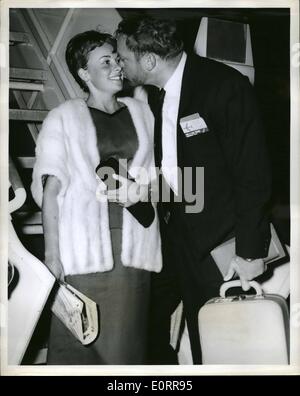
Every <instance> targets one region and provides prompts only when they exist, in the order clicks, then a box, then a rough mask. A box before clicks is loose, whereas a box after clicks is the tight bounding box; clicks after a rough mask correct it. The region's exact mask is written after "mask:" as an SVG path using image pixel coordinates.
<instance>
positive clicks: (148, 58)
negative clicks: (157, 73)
mask: <svg viewBox="0 0 300 396" xmlns="http://www.w3.org/2000/svg"><path fill="white" fill-rule="evenodd" d="M156 63H157V59H156V57H155V55H154V54H153V53H152V52H148V53H146V54H144V55H143V56H142V58H141V65H142V67H143V68H144V70H146V71H148V72H149V71H152V70H153V69H154V68H155V66H156Z"/></svg>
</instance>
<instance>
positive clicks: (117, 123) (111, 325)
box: [47, 107, 150, 365]
mask: <svg viewBox="0 0 300 396" xmlns="http://www.w3.org/2000/svg"><path fill="white" fill-rule="evenodd" d="M89 109H90V113H91V116H92V119H93V121H94V124H95V126H96V133H97V141H98V149H99V153H100V158H101V160H105V159H107V158H109V157H114V158H116V159H128V160H131V159H132V158H133V156H134V154H135V152H136V150H137V148H138V140H137V135H136V131H135V128H134V125H133V122H132V119H131V116H130V113H129V111H128V109H127V107H122V108H120V109H119V110H117V111H116V112H115V113H113V114H108V113H105V112H103V111H101V110H98V109H94V108H89ZM123 210H125V209H123V208H122V207H121V206H119V205H118V204H115V203H109V223H110V232H111V241H112V250H113V256H114V268H113V269H112V270H111V271H107V272H101V273H95V274H87V275H69V276H66V282H68V283H69V284H71V285H72V286H74V287H75V288H77V289H78V290H80V291H81V292H82V293H84V294H86V295H87V296H88V297H89V298H91V299H92V300H94V301H95V302H96V303H97V304H98V307H99V311H100V312H99V313H100V315H99V316H100V331H99V336H98V338H97V339H96V341H95V342H93V343H92V344H90V345H88V346H83V345H81V344H80V343H79V342H78V341H77V340H76V339H75V337H74V336H73V335H72V334H71V333H70V332H69V331H68V330H67V329H66V328H65V327H64V325H62V324H61V322H60V321H59V320H58V319H57V318H56V317H55V316H53V317H52V323H51V330H50V338H49V351H48V361H47V363H48V364H65V365H72V364H80V365H89V364H93V365H98V364H99V365H100V364H115V365H117V364H145V352H146V343H147V337H146V336H147V325H148V323H147V318H148V302H149V300H148V296H149V283H150V272H148V271H145V270H139V269H135V268H128V267H125V266H123V264H122V263H121V258H120V256H121V246H122V216H123ZM52 335H53V336H52Z"/></svg>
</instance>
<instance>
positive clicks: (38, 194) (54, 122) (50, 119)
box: [31, 108, 69, 207]
mask: <svg viewBox="0 0 300 396" xmlns="http://www.w3.org/2000/svg"><path fill="white" fill-rule="evenodd" d="M35 153H36V162H35V165H34V168H33V174H32V184H31V192H32V196H33V198H34V200H35V202H36V203H37V205H38V206H39V207H42V202H43V176H45V175H52V176H56V177H57V178H58V179H59V181H60V182H61V190H60V193H59V195H64V193H65V191H66V188H67V186H68V184H69V172H68V167H67V148H66V141H65V135H64V131H63V122H62V117H61V114H60V111H59V109H57V108H56V109H53V110H52V111H50V113H49V114H48V116H47V117H46V119H45V120H44V123H43V126H42V129H41V131H40V133H39V136H38V140H37V144H36V150H35Z"/></svg>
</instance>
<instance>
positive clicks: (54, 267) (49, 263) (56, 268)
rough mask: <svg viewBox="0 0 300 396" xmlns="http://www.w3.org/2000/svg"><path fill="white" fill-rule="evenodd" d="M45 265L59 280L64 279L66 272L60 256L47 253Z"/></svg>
mask: <svg viewBox="0 0 300 396" xmlns="http://www.w3.org/2000/svg"><path fill="white" fill-rule="evenodd" d="M45 265H46V267H47V268H48V270H49V271H50V272H51V273H52V275H54V276H55V278H56V279H57V280H60V281H64V278H65V273H64V270H63V265H62V263H61V261H60V259H59V258H58V257H56V258H54V257H47V254H46V255H45Z"/></svg>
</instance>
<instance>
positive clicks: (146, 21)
mask: <svg viewBox="0 0 300 396" xmlns="http://www.w3.org/2000/svg"><path fill="white" fill-rule="evenodd" d="M120 35H124V36H126V45H127V47H128V48H129V49H130V50H131V51H133V52H134V53H135V55H136V57H137V58H140V57H141V56H142V55H144V54H145V53H147V52H153V53H155V54H157V55H159V56H160V57H161V58H162V59H171V58H174V57H175V56H177V55H178V54H180V52H181V51H182V50H183V41H182V39H181V37H180V35H179V33H178V31H177V27H176V23H175V22H173V21H170V20H163V19H155V18H150V17H147V18H141V17H132V18H125V19H124V20H122V21H121V22H120V23H119V26H118V29H117V31H116V37H119V36H120Z"/></svg>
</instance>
